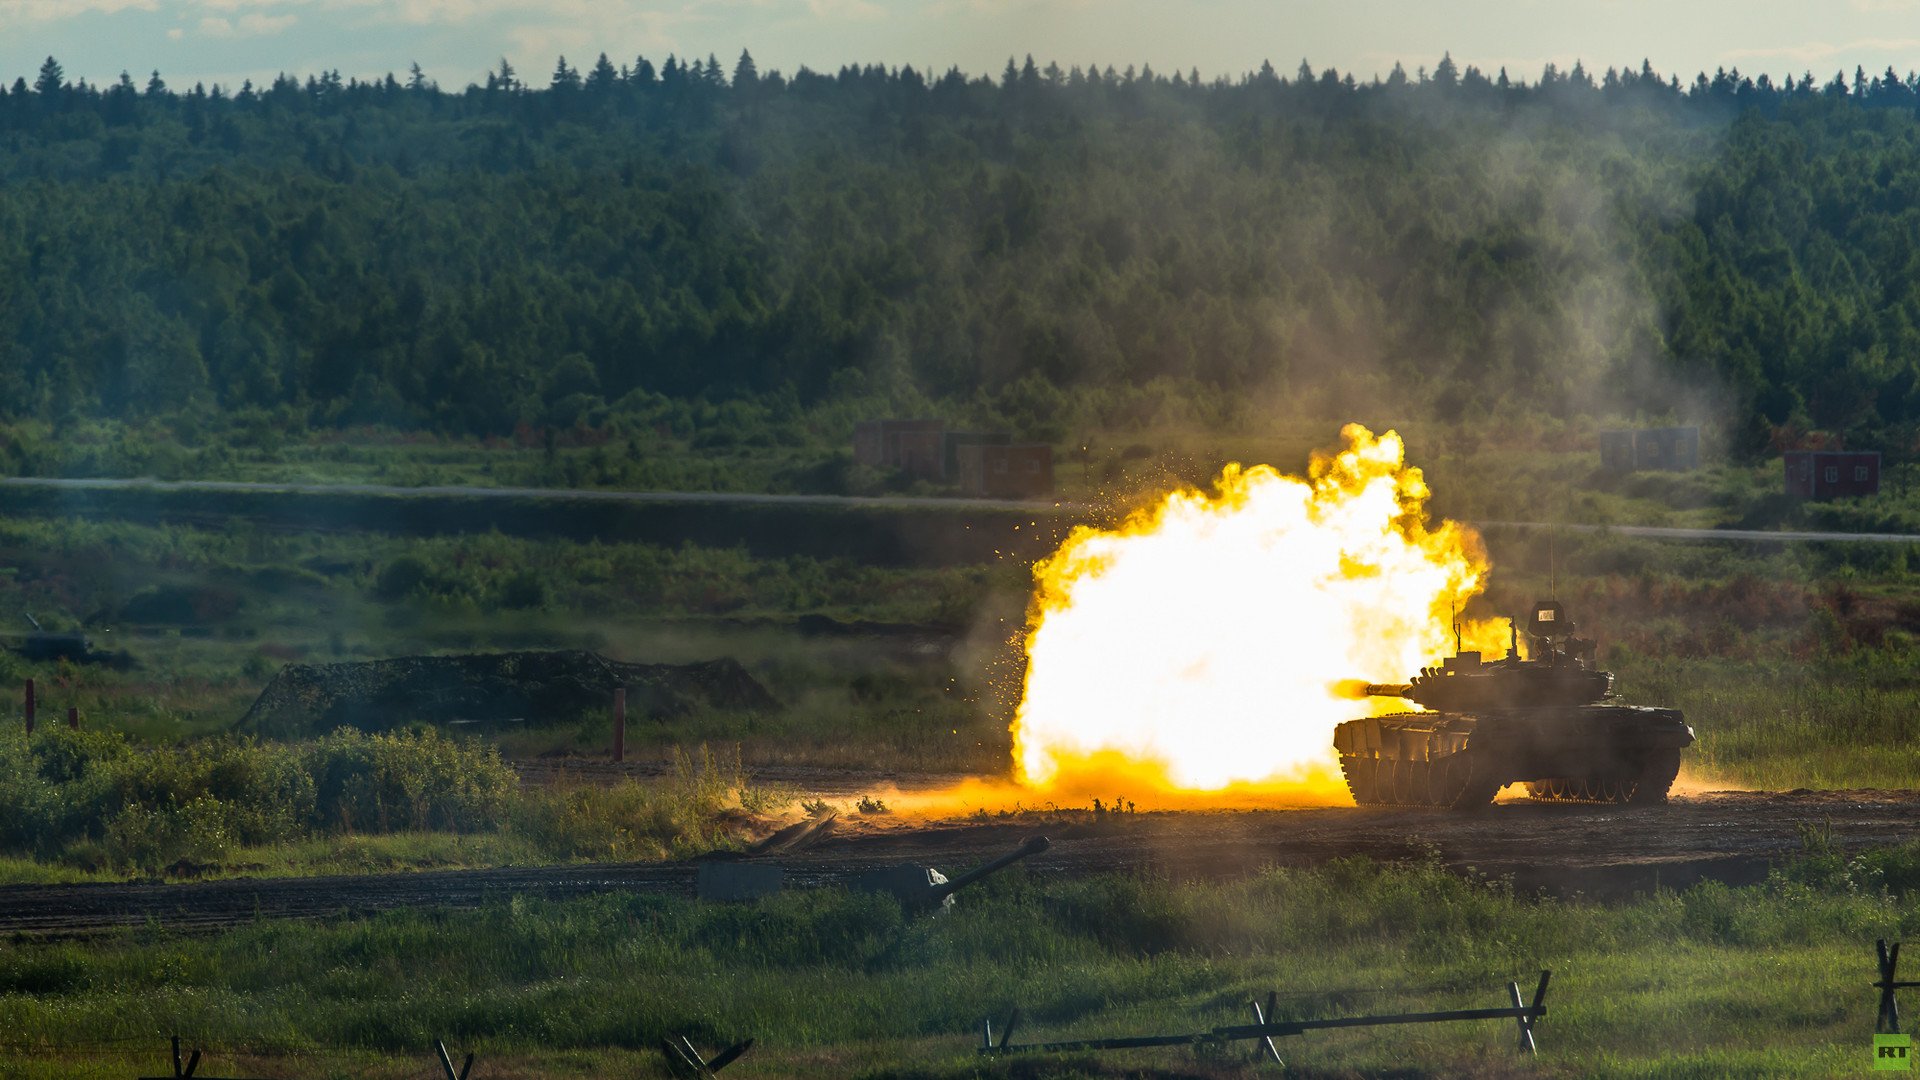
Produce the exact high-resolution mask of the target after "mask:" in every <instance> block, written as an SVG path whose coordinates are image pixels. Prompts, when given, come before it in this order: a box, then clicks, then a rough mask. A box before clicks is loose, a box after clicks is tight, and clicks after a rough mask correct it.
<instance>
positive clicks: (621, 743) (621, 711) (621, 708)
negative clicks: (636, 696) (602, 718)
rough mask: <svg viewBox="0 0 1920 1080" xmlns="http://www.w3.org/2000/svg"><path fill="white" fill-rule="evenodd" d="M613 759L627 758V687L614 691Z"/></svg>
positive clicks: (618, 760) (622, 759)
mask: <svg viewBox="0 0 1920 1080" xmlns="http://www.w3.org/2000/svg"><path fill="white" fill-rule="evenodd" d="M613 760H614V761H615V762H621V761H625V760H627V688H626V687H624V686H622V687H620V688H619V689H617V690H615V691H614V692H613Z"/></svg>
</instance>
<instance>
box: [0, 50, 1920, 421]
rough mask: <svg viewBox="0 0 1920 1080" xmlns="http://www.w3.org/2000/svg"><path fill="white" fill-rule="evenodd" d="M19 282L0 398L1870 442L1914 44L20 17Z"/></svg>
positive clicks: (1904, 365)
mask: <svg viewBox="0 0 1920 1080" xmlns="http://www.w3.org/2000/svg"><path fill="white" fill-rule="evenodd" d="M0 313H4V317H0V421H12V422H15V423H20V422H31V423H34V424H39V425H53V426H54V428H55V429H56V430H57V429H58V428H59V427H60V426H61V425H70V424H75V423H85V422H90V421H97V420H112V421H125V422H134V423H167V422H177V423H178V424H180V425H184V426H191V425H193V424H195V423H199V422H202V421H201V420H199V419H196V418H204V417H206V416H209V415H215V414H216V411H217V412H219V413H223V414H225V415H227V416H229V417H234V416H237V417H245V418H250V420H249V422H252V423H256V424H264V425H270V426H274V427H278V428H280V429H282V430H295V431H305V430H309V429H318V428H345V427H350V426H360V425H375V426H379V427H383V428H387V429H392V430H396V431H417V432H422V433H426V434H428V435H438V436H453V437H462V438H487V437H496V436H509V435H511V434H512V433H514V432H521V433H523V435H524V433H525V432H526V431H528V430H529V429H543V428H544V429H556V428H557V429H562V430H567V429H572V430H581V429H596V428H603V427H605V426H607V425H609V424H613V425H616V426H618V425H620V424H622V423H624V424H626V425H627V426H628V427H629V428H631V427H635V426H640V427H645V426H648V425H653V426H660V425H666V424H668V423H671V422H673V418H674V417H676V416H677V417H680V418H681V420H682V421H683V422H684V421H685V418H686V417H687V416H693V415H698V416H706V417H709V418H711V417H714V416H720V417H723V418H724V417H725V416H726V415H727V410H729V409H734V410H742V409H744V410H750V411H751V414H752V415H754V416H758V417H769V418H772V420H773V421H775V422H778V421H781V420H783V419H784V420H787V421H792V420H793V419H794V418H796V417H804V416H809V415H827V414H822V413H818V412H816V410H820V409H822V408H828V409H830V408H831V406H832V404H833V403H834V402H836V401H852V400H859V401H884V402H886V403H887V404H886V406H885V407H891V408H896V409H901V410H917V411H921V412H926V413H931V414H955V415H966V414H967V413H968V412H969V410H972V411H975V412H977V411H979V410H980V409H983V408H991V409H992V410H994V414H995V416H996V417H999V418H1003V419H1004V420H1005V422H1007V423H1008V424H1009V425H1010V426H1013V427H1016V428H1019V429H1021V430H1022V431H1023V432H1024V433H1025V434H1026V435H1027V436H1029V437H1036V438H1043V439H1058V438H1060V437H1062V435H1063V434H1064V433H1065V431H1066V426H1065V425H1066V423H1067V421H1066V420H1065V419H1064V417H1065V416H1066V415H1068V414H1071V415H1072V417H1073V423H1075V424H1078V425H1098V426H1105V427H1109V428H1125V427H1127V426H1128V425H1139V424H1144V423H1147V422H1150V421H1153V420H1156V419H1161V420H1164V419H1165V417H1166V415H1168V413H1169V411H1170V410H1171V412H1173V413H1177V414H1179V415H1184V416H1192V417H1202V418H1212V419H1215V420H1219V419H1221V418H1227V419H1231V418H1233V417H1236V416H1237V417H1240V418H1242V419H1244V418H1245V417H1247V416H1248V415H1255V416H1266V415H1274V416H1287V415H1291V416H1306V417H1313V418H1316V419H1317V418H1325V417H1334V418H1339V417H1343V416H1345V415H1349V414H1352V413H1354V412H1355V411H1357V410H1358V409H1359V408H1361V407H1362V406H1367V407H1373V408H1380V407H1389V408H1392V409H1397V410H1400V411H1401V412H1403V413H1406V414H1410V415H1417V416H1422V417H1429V418H1432V419H1434V420H1437V421H1441V422H1447V423H1454V422H1465V423H1469V424H1485V423H1490V422H1499V421H1501V419H1502V418H1511V417H1513V416H1516V415H1520V414H1526V415H1538V416H1546V417H1554V418H1562V419H1564V418H1568V417H1576V416H1579V417H1628V418H1633V417H1640V418H1651V419H1663V418H1664V419H1672V420H1678V421H1682V422H1700V421H1706V422H1708V423H1710V424H1713V425H1716V426H1717V427H1718V429H1719V430H1722V431H1724V433H1725V442H1726V444H1727V445H1728V446H1729V448H1730V449H1731V450H1732V451H1733V453H1734V455H1735V456H1736V457H1738V456H1741V455H1748V456H1757V455H1759V454H1761V453H1763V452H1764V451H1765V450H1766V449H1767V448H1768V446H1769V445H1770V444H1771V445H1774V446H1778V445H1779V444H1780V442H1781V439H1782V433H1783V432H1785V433H1788V434H1789V435H1791V434H1792V433H1796V432H1798V433H1802V434H1804V433H1806V432H1814V431H1818V432H1827V433H1832V434H1834V435H1836V436H1838V437H1841V438H1845V439H1847V440H1849V442H1851V443H1854V444H1858V445H1862V446H1870V447H1874V448H1884V449H1886V450H1889V451H1892V452H1895V453H1896V454H1897V453H1899V452H1901V451H1902V450H1906V449H1910V448H1911V447H1912V446H1913V445H1914V443H1915V439H1916V433H1920V329H1916V325H1917V324H1920V79H1916V77H1915V76H1913V75H1908V76H1905V77H1902V76H1900V75H1898V74H1897V73H1895V72H1893V71H1892V70H1888V71H1887V72H1885V73H1883V74H1881V75H1878V76H1871V75H1869V74H1868V73H1866V72H1864V71H1856V72H1855V73H1854V74H1853V75H1852V76H1851V77H1849V76H1846V75H1844V74H1835V75H1834V76H1833V77H1832V78H1831V79H1827V80H1820V79H1816V78H1815V77H1814V76H1812V75H1811V74H1807V75H1802V76H1800V77H1797V78H1784V79H1781V80H1780V81H1778V82H1776V81H1774V80H1773V79H1772V78H1770V77H1768V76H1766V75H1761V76H1758V77H1750V76H1747V75H1743V74H1741V73H1740V72H1738V71H1731V72H1729V71H1722V72H1716V73H1715V74H1714V75H1712V76H1708V75H1705V74H1701V75H1699V76H1698V77H1696V78H1694V79H1693V80H1691V81H1684V80H1682V79H1680V78H1678V77H1673V76H1663V75H1661V74H1660V73H1657V72H1655V71H1653V70H1652V69H1651V67H1650V66H1648V65H1646V64H1644V63H1643V64H1641V65H1640V66H1639V67H1638V68H1634V67H1627V68H1624V69H1611V68H1610V69H1608V70H1607V71H1606V72H1605V73H1604V74H1602V75H1596V74H1594V73H1593V72H1590V71H1588V70H1587V69H1585V68H1584V67H1583V66H1580V65H1575V66H1574V67H1573V68H1572V69H1571V70H1566V71H1560V70H1556V69H1554V68H1553V67H1551V66H1550V67H1548V68H1547V69H1546V70H1545V71H1543V72H1541V73H1540V74H1539V75H1538V76H1537V77H1535V78H1533V79H1532V80H1531V81H1529V80H1527V79H1517V78H1510V77H1509V76H1508V74H1507V73H1506V72H1505V71H1501V72H1498V73H1494V74H1491V75H1490V74H1488V73H1485V72H1482V71H1480V70H1477V69H1476V68H1473V67H1466V68H1464V69H1462V68H1461V67H1459V66H1458V65H1456V64H1455V63H1454V61H1453V60H1452V59H1451V58H1450V57H1443V58H1442V59H1441V60H1440V61H1439V62H1438V63H1436V64H1435V65H1434V67H1433V68H1432V70H1430V71H1429V70H1427V69H1426V68H1424V67H1423V68H1421V69H1420V70H1418V71H1417V72H1415V73H1413V74H1409V73H1407V72H1405V71H1403V70H1401V69H1399V68H1397V67H1396V69H1395V70H1394V71H1393V73H1392V74H1391V75H1390V76H1389V77H1387V78H1384V79H1368V80H1366V81H1361V80H1357V79H1355V78H1354V76H1352V75H1351V74H1342V73H1340V72H1338V71H1335V70H1333V69H1331V68H1329V69H1325V70H1321V71H1318V72H1316V71H1314V70H1313V69H1312V68H1311V67H1310V66H1309V65H1308V64H1307V63H1306V62H1304V61H1303V62H1302V63H1301V64H1300V66H1299V68H1298V69H1297V70H1296V71H1294V72H1293V73H1292V74H1290V75H1288V74H1283V73H1281V72H1278V71H1276V70H1275V69H1274V68H1273V67H1272V66H1271V65H1270V64H1269V65H1263V66H1262V68H1261V69H1260V70H1259V71H1257V72H1252V73H1248V74H1245V75H1241V76H1236V77H1231V78H1228V77H1219V78H1212V79H1208V78H1206V77H1204V76H1202V75H1201V74H1200V73H1199V72H1197V71H1195V72H1184V73H1183V72H1172V73H1162V72H1159V71H1155V70H1153V69H1151V68H1150V67H1144V66H1143V67H1141V68H1139V69H1138V70H1136V69H1135V68H1133V67H1132V66H1127V67H1125V68H1124V69H1123V70H1121V71H1117V72H1116V71H1115V69H1114V68H1113V67H1112V66H1101V65H1097V64H1096V65H1089V66H1087V67H1084V68H1083V67H1080V66H1077V65H1076V66H1072V67H1069V68H1067V69H1065V70H1063V69H1062V68H1061V67H1060V66H1059V65H1058V64H1055V63H1048V64H1046V65H1045V66H1044V67H1042V66H1039V65H1037V64H1036V63H1035V61H1034V60H1033V59H1032V58H1031V57H1029V58H1026V59H1025V61H1024V62H1016V61H1014V60H1011V59H1010V60H1009V61H1008V64H1007V67H1006V70H1005V72H1004V73H1003V74H1002V75H1001V76H1000V77H998V78H985V77H969V76H967V75H964V74H962V73H961V72H959V71H958V70H952V71H949V72H947V73H945V74H943V75H942V74H935V73H933V72H921V71H918V70H916V69H914V68H912V67H899V68H893V67H882V66H850V67H846V68H843V69H841V70H839V71H838V72H835V73H819V72H813V71H809V70H806V69H801V70H799V71H796V72H794V73H793V74H792V75H790V76H789V75H782V74H781V73H779V72H771V71H769V72H766V73H761V72H760V71H758V70H757V68H756V65H755V64H754V62H753V60H752V58H751V56H750V55H748V54H747V53H745V52H743V53H742V54H741V55H740V57H739V59H738V60H737V62H735V63H734V64H733V65H731V70H728V69H727V68H726V67H723V66H722V64H721V63H720V62H719V61H718V60H717V59H715V58H713V57H709V58H707V59H706V60H704V61H700V60H686V61H682V60H680V59H678V58H675V57H668V58H667V59H666V60H665V61H664V62H662V63H661V64H660V65H659V66H658V67H657V68H656V66H655V64H654V63H653V62H652V61H650V60H649V59H647V58H644V57H641V58H635V59H634V60H632V61H631V62H615V61H612V60H609V59H608V58H607V57H606V56H604V55H602V56H601V57H599V58H598V59H597V61H595V62H593V63H591V64H583V65H578V66H576V65H574V64H570V63H569V62H568V61H567V60H565V59H562V60H560V61H559V63H558V64H557V66H556V67H555V69H554V71H553V72H552V74H551V76H542V77H538V78H529V77H524V76H522V75H521V74H520V73H518V72H516V71H515V70H514V69H513V67H512V66H511V65H510V64H509V63H507V62H505V61H502V62H501V64H500V67H499V69H498V70H497V71H495V72H493V73H491V74H489V75H488V76H487V78H486V80H485V83H484V85H469V86H467V87H465V88H463V89H459V90H448V89H444V88H442V87H441V86H440V85H439V84H438V83H436V82H435V81H434V80H433V79H432V78H431V77H430V76H429V75H428V73H426V72H423V71H421V70H420V69H419V68H418V67H417V66H416V67H414V69H413V70H412V71H411V72H410V73H409V74H408V75H407V76H406V77H404V78H396V77H394V76H388V77H387V78H385V79H383V80H372V81H362V80H358V79H343V78H342V77H341V76H340V75H339V73H338V72H328V73H323V74H315V75H310V76H306V77H304V78H298V77H295V76H281V77H280V78H277V79H275V80H274V81H273V82H272V83H271V84H270V85H264V86H255V85H253V84H252V83H251V82H249V83H246V84H243V85H241V86H238V87H228V86H212V87H208V86H204V85H194V86H191V87H182V86H173V85H169V84H168V83H167V81H166V80H165V79H164V78H163V77H162V75H161V74H160V73H158V72H154V73H152V74H151V75H150V76H149V77H146V78H144V79H136V78H135V77H133V76H131V75H125V74H123V76H122V77H121V78H120V79H119V80H118V81H117V82H115V83H114V84H112V85H106V86H99V85H92V84H89V83H87V82H85V81H84V80H71V79H69V78H68V77H67V76H66V74H65V73H64V71H63V70H62V68H61V66H60V64H59V63H58V61H57V60H55V59H53V58H48V60H47V62H46V63H45V64H44V65H43V66H42V68H41V69H40V70H39V72H38V73H37V75H36V76H34V77H33V78H32V79H31V80H29V78H27V77H24V76H23V77H21V78H19V79H18V80H16V81H15V82H13V84H12V85H11V87H10V88H0ZM1143 388H1147V390H1143ZM1148 391H1150V392H1148ZM1169 402H1171V403H1173V404H1171V405H1170V404H1168V403H1169ZM1154 410H1158V412H1154ZM843 412H844V410H843ZM831 415H836V416H838V415H841V413H832V414H831ZM831 434H833V435H834V436H835V437H836V438H838V437H841V436H843V435H844V433H843V432H834V433H831Z"/></svg>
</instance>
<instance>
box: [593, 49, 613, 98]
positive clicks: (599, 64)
mask: <svg viewBox="0 0 1920 1080" xmlns="http://www.w3.org/2000/svg"><path fill="white" fill-rule="evenodd" d="M619 82H620V73H619V72H618V71H615V70H614V68H613V62H612V61H611V60H608V59H607V54H606V53H601V54H600V59H598V60H595V61H594V62H593V70H591V71H589V72H587V90H588V91H589V92H590V93H592V94H595V95H597V96H600V95H605V94H608V93H610V92H612V90H613V88H614V86H615V85H616V84H618V83H619Z"/></svg>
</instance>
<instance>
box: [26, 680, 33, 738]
mask: <svg viewBox="0 0 1920 1080" xmlns="http://www.w3.org/2000/svg"><path fill="white" fill-rule="evenodd" d="M27 734H29V735H31V734H33V680H32V679H28V680H27Z"/></svg>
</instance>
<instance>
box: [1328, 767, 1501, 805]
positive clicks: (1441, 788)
mask: <svg viewBox="0 0 1920 1080" xmlns="http://www.w3.org/2000/svg"><path fill="white" fill-rule="evenodd" d="M1476 765H1477V762H1476V761H1475V760H1474V757H1473V755H1471V754H1465V753H1460V754H1451V755H1448V756H1447V757H1444V758H1438V759H1435V760H1431V761H1394V760H1391V759H1388V758H1373V757H1357V756H1354V755H1351V754H1342V755H1340V772H1341V774H1342V775H1344V776H1345V777H1346V781H1347V791H1348V792H1350V793H1351V794H1352V795H1353V801H1354V802H1356V803H1359V804H1360V805H1361V806H1445V807H1451V808H1453V809H1456V810H1464V809H1467V808H1469V807H1474V806H1485V805H1486V804H1488V803H1490V802H1492V801H1493V797H1494V795H1496V794H1498V793H1499V791H1500V787H1501V784H1500V781H1499V779H1498V778H1497V777H1493V776H1489V775H1487V773H1486V770H1485V769H1484V768H1476V767H1475V766H1476Z"/></svg>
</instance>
